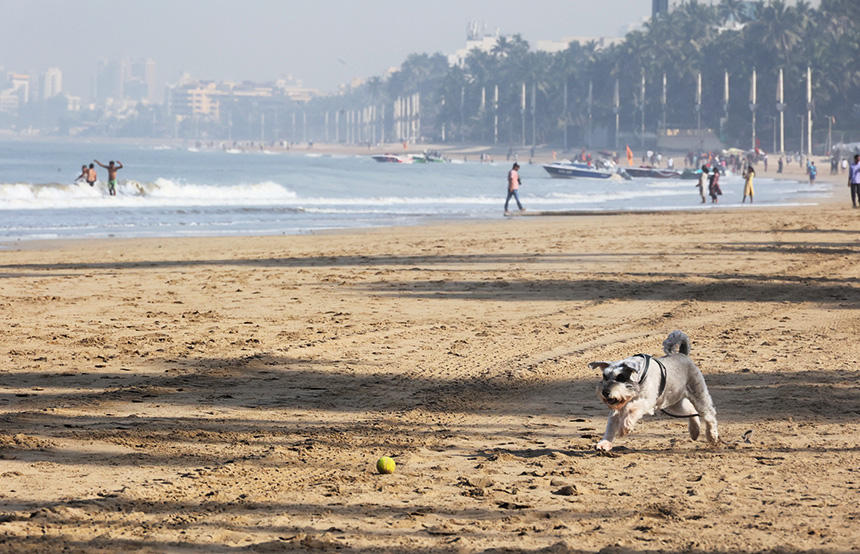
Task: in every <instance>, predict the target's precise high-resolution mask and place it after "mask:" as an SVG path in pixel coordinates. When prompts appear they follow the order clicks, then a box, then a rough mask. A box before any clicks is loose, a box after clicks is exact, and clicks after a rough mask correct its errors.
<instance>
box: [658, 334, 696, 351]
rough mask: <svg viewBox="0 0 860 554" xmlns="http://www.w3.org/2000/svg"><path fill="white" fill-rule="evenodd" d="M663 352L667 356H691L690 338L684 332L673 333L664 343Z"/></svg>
mask: <svg viewBox="0 0 860 554" xmlns="http://www.w3.org/2000/svg"><path fill="white" fill-rule="evenodd" d="M663 352H665V353H666V354H674V353H679V354H683V355H685V356H689V355H690V337H688V336H687V334H686V333H684V332H683V331H672V332H671V333H669V336H668V337H666V340H664V341H663Z"/></svg>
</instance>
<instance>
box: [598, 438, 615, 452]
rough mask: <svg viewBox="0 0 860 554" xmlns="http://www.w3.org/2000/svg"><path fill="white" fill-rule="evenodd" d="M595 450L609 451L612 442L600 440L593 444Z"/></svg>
mask: <svg viewBox="0 0 860 554" xmlns="http://www.w3.org/2000/svg"><path fill="white" fill-rule="evenodd" d="M594 449H595V450H602V451H603V452H609V451H610V450H612V443H611V442H609V441H608V440H605V439H604V440H602V441H600V442H599V443H597V444H595V445H594Z"/></svg>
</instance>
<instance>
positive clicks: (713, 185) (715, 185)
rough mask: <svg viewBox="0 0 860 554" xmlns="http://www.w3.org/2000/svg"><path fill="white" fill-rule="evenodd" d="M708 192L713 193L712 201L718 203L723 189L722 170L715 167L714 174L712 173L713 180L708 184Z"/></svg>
mask: <svg viewBox="0 0 860 554" xmlns="http://www.w3.org/2000/svg"><path fill="white" fill-rule="evenodd" d="M708 192H709V193H710V195H711V203H713V204H716V203H717V201H718V198H717V197H719V196H722V194H723V191H722V189H720V170H719V169H717V168H716V167H715V168H714V174H713V175H711V182H710V185H709V186H708Z"/></svg>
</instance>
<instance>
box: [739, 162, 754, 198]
mask: <svg viewBox="0 0 860 554" xmlns="http://www.w3.org/2000/svg"><path fill="white" fill-rule="evenodd" d="M753 177H755V169H753V166H751V165H748V166H747V167H746V169H745V170H744V198H743V200H741V204H743V203H744V202H746V200H747V196H749V197H750V204H752V203H753V193H754V191H753Z"/></svg>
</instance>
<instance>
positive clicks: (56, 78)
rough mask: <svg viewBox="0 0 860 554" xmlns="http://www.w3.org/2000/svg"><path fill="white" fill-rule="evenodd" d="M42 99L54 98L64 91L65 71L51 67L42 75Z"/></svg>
mask: <svg viewBox="0 0 860 554" xmlns="http://www.w3.org/2000/svg"><path fill="white" fill-rule="evenodd" d="M41 77H42V78H41V89H42V91H41V92H42V95H41V97H42V100H47V99H48V98H53V97H54V96H56V95H58V94H60V93H62V92H63V72H62V71H60V69H59V68H56V67H50V68H48V69H46V70H45V72H44V73H42V75H41Z"/></svg>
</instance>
